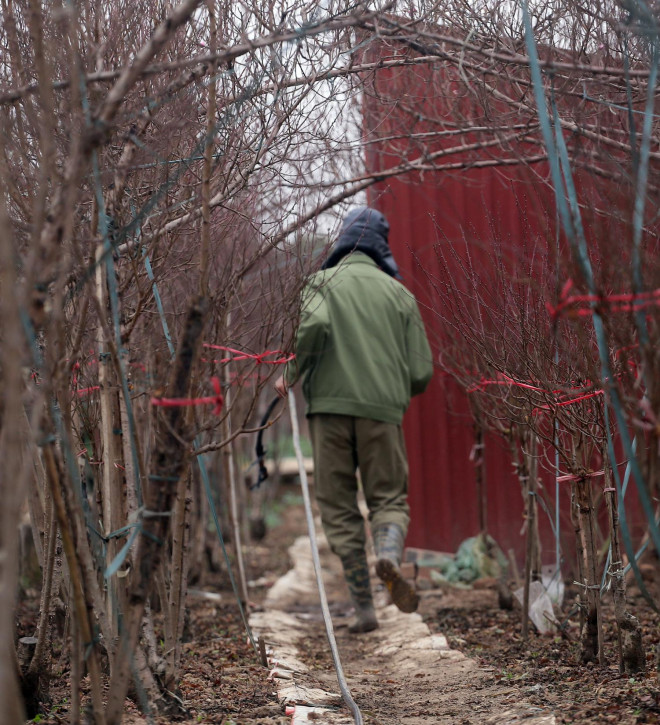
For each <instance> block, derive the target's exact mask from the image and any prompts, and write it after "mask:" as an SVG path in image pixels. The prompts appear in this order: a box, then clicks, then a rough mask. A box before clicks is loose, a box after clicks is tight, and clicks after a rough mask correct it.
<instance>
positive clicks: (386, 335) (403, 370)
mask: <svg viewBox="0 0 660 725" xmlns="http://www.w3.org/2000/svg"><path fill="white" fill-rule="evenodd" d="M388 232H389V224H388V223H387V220H386V219H385V217H384V216H383V215H382V214H381V213H380V212H378V211H376V210H375V209H371V208H369V207H361V208H358V209H355V210H353V211H351V212H350V213H349V214H348V215H347V216H346V218H345V220H344V222H343V224H342V227H341V230H340V234H339V238H338V240H337V242H336V244H335V245H334V247H333V248H332V250H331V253H330V255H329V257H328V259H327V261H326V262H325V264H324V265H323V269H322V270H321V271H319V272H317V273H316V274H314V275H312V277H311V278H310V280H309V282H308V284H307V285H306V287H305V290H304V292H303V296H302V309H301V319H300V325H299V328H298V333H297V339H296V350H295V352H296V358H295V361H293V362H291V363H289V364H288V366H287V369H286V371H285V373H284V375H283V376H282V377H281V378H280V379H279V380H278V381H277V383H276V384H275V387H276V389H277V391H278V393H279V394H280V395H282V396H283V395H285V394H286V391H287V388H288V386H290V385H292V384H293V383H295V382H296V381H297V380H298V379H300V380H302V388H303V394H304V396H305V400H306V402H307V416H308V417H309V427H310V433H311V438H312V448H313V453H314V483H315V486H314V487H315V491H316V499H317V502H318V505H319V509H320V512H321V521H322V523H323V529H324V531H325V534H326V537H327V539H328V542H329V544H330V548H331V549H332V551H333V552H334V553H335V554H337V555H338V556H339V557H340V559H341V562H342V565H343V568H344V576H345V578H346V583H347V584H348V589H349V593H350V596H351V601H352V604H353V606H354V607H355V613H356V616H355V618H354V620H353V621H352V622H351V623H350V624H349V631H350V632H352V633H356V632H369V631H371V630H373V629H376V628H377V627H378V620H377V619H376V613H375V611H374V606H373V599H372V594H371V587H370V585H369V569H368V566H367V557H366V553H365V543H366V537H365V529H364V519H363V518H362V515H361V513H360V511H359V508H358V504H357V492H358V484H357V479H356V471H357V469H359V470H360V479H361V482H362V488H363V491H364V496H365V499H366V503H367V507H368V509H369V522H370V525H371V531H372V535H373V540H374V547H375V550H376V557H377V563H376V573H377V574H378V576H379V577H380V579H381V580H382V581H383V582H384V583H385V585H386V587H387V589H388V590H389V592H390V595H391V597H392V601H393V603H394V604H395V605H396V606H397V607H398V608H399V609H400V610H401V611H403V612H413V611H415V610H416V609H417V605H418V602H419V599H418V596H417V594H416V592H415V590H414V588H413V587H412V586H411V585H410V584H409V583H408V582H407V581H406V580H405V579H404V578H403V576H402V575H401V570H400V568H399V567H400V564H401V556H402V554H403V545H404V540H405V537H406V532H407V530H408V523H409V520H410V516H409V508H408V502H407V493H408V461H407V457H406V450H405V444H404V439H403V432H402V429H401V420H402V418H403V414H404V412H405V411H406V409H407V407H408V404H409V403H410V398H411V396H413V395H417V394H418V393H422V392H423V391H424V390H425V389H426V386H427V385H428V383H429V380H430V379H431V375H432V373H433V366H432V359H431V351H430V348H429V343H428V340H427V337H426V333H425V331H424V325H423V322H422V319H421V316H420V314H419V310H418V307H417V303H416V301H415V298H414V297H413V295H412V294H411V293H410V292H409V291H408V290H407V289H406V288H405V287H404V286H403V285H402V284H400V283H399V282H398V281H397V280H396V279H395V278H396V277H398V276H399V275H398V267H397V265H396V262H395V261H394V258H393V256H392V253H391V251H390V248H389V244H388Z"/></svg>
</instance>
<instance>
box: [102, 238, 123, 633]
mask: <svg viewBox="0 0 660 725" xmlns="http://www.w3.org/2000/svg"><path fill="white" fill-rule="evenodd" d="M102 257H103V244H100V245H99V247H98V249H97V251H96V259H97V267H96V296H97V299H98V308H99V313H100V314H103V315H105V314H106V313H107V311H108V310H109V308H110V300H109V296H108V291H107V282H106V272H107V270H106V266H105V264H102V263H100V260H101V259H102ZM104 332H105V330H104V325H99V328H98V339H97V344H98V357H99V388H100V389H99V399H100V403H101V419H100V428H101V442H102V449H103V458H102V464H101V481H100V485H101V504H102V511H103V528H104V532H105V533H106V534H109V533H110V532H111V531H116V530H117V529H118V528H119V527H120V526H123V525H124V523H125V521H124V515H123V505H122V504H123V497H122V493H121V492H122V490H123V487H122V486H121V480H120V473H119V469H117V468H116V466H115V464H116V463H119V464H120V465H122V464H123V459H122V455H121V445H120V443H119V440H118V436H117V434H116V431H119V430H121V415H120V412H119V396H118V394H117V391H118V388H119V385H118V382H117V375H116V372H115V370H114V366H113V365H112V364H110V360H109V353H108V352H107V350H106V340H105V334H104ZM118 551H119V546H118V542H117V539H110V541H108V542H107V546H106V565H109V564H110V562H111V561H112V560H113V559H114V558H115V556H116V555H117V552H118ZM117 581H118V580H117V578H116V577H113V578H112V579H111V580H110V581H109V582H108V583H107V592H106V610H107V612H108V618H109V621H110V626H111V628H112V632H113V635H114V636H117V635H118V633H119V621H118V614H119V607H118V603H119V591H118V590H119V586H118V584H117Z"/></svg>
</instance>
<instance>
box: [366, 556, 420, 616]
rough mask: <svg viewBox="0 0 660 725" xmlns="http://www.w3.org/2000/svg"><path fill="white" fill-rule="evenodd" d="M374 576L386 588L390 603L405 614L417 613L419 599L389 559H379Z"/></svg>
mask: <svg viewBox="0 0 660 725" xmlns="http://www.w3.org/2000/svg"><path fill="white" fill-rule="evenodd" d="M376 574H378V577H379V579H380V580H381V581H382V582H383V584H385V586H386V587H387V591H388V592H389V593H390V597H392V603H393V604H394V605H395V606H396V607H397V608H398V609H400V610H401V611H402V612H405V613H406V614H410V613H411V612H415V611H417V607H418V606H419V597H418V596H417V592H416V591H415V589H414V588H413V586H412V585H411V584H409V583H408V582H407V581H406V580H405V579H404V578H403V576H401V572H400V571H399V568H398V567H397V566H396V565H395V564H394V562H392V561H390V560H389V559H379V560H378V561H377V562H376Z"/></svg>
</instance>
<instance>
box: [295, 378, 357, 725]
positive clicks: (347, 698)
mask: <svg viewBox="0 0 660 725" xmlns="http://www.w3.org/2000/svg"><path fill="white" fill-rule="evenodd" d="M289 413H290V415H291V432H292V434H293V447H294V448H295V450H296V459H297V460H298V469H299V471H300V485H301V488H302V494H303V501H304V502H305V515H306V517H307V528H308V529H309V540H310V543H311V545H312V560H313V561H314V572H315V573H316V585H317V586H318V589H319V596H320V598H321V612H322V613H323V621H324V622H325V631H326V634H327V635H328V642H329V644H330V651H331V652H332V661H333V663H334V665H335V670H336V672H337V681H338V682H339V689H340V690H341V695H342V697H343V698H344V702H345V703H346V705H347V706H348V709H349V710H350V711H351V713H352V715H353V720H354V721H355V725H362V713H361V712H360V708H359V707H358V706H357V704H356V702H355V700H354V699H353V697H352V696H351V693H350V691H349V689H348V685H347V684H346V678H345V677H344V671H343V669H342V666H341V662H340V660H339V650H338V649H337V642H336V640H335V632H334V630H333V628H332V619H331V618H330V610H329V609H328V600H327V597H326V596H325V587H324V586H323V577H322V576H321V560H320V559H319V547H318V545H317V543H316V529H315V528H314V516H313V514H312V502H311V499H310V497H309V484H308V482H307V472H306V471H305V462H304V461H303V454H302V449H301V448H300V430H299V428H298V414H297V412H296V397H295V395H294V394H293V390H291V388H289Z"/></svg>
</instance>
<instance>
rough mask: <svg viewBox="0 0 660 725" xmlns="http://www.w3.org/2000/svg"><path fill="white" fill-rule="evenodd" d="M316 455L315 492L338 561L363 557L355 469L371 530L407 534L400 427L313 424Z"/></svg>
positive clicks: (345, 420) (345, 418)
mask: <svg viewBox="0 0 660 725" xmlns="http://www.w3.org/2000/svg"><path fill="white" fill-rule="evenodd" d="M309 429H310V434H311V437H312V448H313V452H314V490H315V493H316V501H317V502H318V505H319V510H320V512H321V521H322V523H323V530H324V531H325V535H326V537H327V539H328V543H329V544H330V548H331V549H332V551H333V552H334V553H335V554H337V555H338V556H340V557H345V556H348V555H350V554H351V553H353V552H355V551H358V550H362V551H364V547H365V543H366V536H365V527H364V519H363V518H362V514H361V513H360V510H359V508H358V504H357V493H358V481H357V477H356V471H357V469H359V470H360V481H361V484H362V490H363V491H364V497H365V499H366V502H367V508H368V509H369V521H370V523H371V526H372V528H373V527H378V526H381V525H382V524H392V523H394V524H397V525H398V526H400V527H401V528H402V529H403V532H404V535H405V533H406V532H407V530H408V522H409V521H410V514H409V508H408V501H407V495H408V459H407V457H406V447H405V442H404V440H403V431H402V430H401V426H400V425H395V424H393V423H381V422H380V421H376V420H369V419H367V418H355V417H353V416H349V415H330V414H316V415H312V416H310V418H309Z"/></svg>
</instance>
